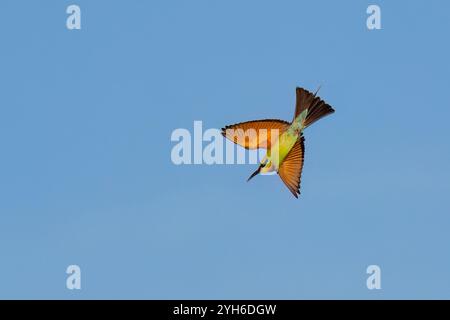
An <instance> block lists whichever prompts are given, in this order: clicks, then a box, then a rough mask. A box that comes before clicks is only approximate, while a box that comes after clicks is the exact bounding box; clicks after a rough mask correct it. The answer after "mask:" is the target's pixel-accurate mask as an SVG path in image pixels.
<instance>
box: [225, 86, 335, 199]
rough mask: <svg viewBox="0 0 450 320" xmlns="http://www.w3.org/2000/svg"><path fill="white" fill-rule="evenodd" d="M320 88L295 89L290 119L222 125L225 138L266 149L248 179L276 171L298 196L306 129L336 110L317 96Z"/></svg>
mask: <svg viewBox="0 0 450 320" xmlns="http://www.w3.org/2000/svg"><path fill="white" fill-rule="evenodd" d="M319 89H320V87H319ZM319 89H317V91H316V92H315V93H311V92H309V91H308V90H306V89H304V88H301V87H297V88H296V89H295V91H296V103H295V113H294V118H293V120H292V121H291V122H288V121H284V120H279V119H263V120H253V121H246V122H240V123H236V124H232V125H227V126H225V127H223V128H222V129H221V133H222V135H223V136H224V137H225V138H227V139H228V140H230V141H232V142H234V143H235V144H238V145H240V146H242V147H244V148H246V149H259V148H265V149H267V153H266V155H265V156H264V157H263V158H262V159H261V161H260V163H259V166H258V168H257V169H256V171H255V172H253V173H252V174H251V175H250V177H249V178H248V179H247V182H248V181H250V180H251V179H252V178H253V177H255V176H256V175H258V174H262V175H266V174H275V173H277V174H278V175H279V176H280V178H281V180H282V181H283V183H284V184H285V185H286V187H287V188H288V189H289V191H290V192H291V193H292V194H293V195H294V197H296V198H298V196H299V195H300V182H301V176H302V170H303V162H304V157H305V138H304V135H303V131H304V130H305V129H306V128H307V127H309V126H310V125H311V124H313V123H314V122H316V121H317V120H319V119H321V118H323V117H325V116H327V115H330V114H332V113H334V109H333V108H332V107H331V106H330V105H329V104H327V103H326V102H325V101H323V100H322V99H321V98H320V97H318V96H317V93H318V91H319Z"/></svg>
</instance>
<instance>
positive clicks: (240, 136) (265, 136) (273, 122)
mask: <svg viewBox="0 0 450 320" xmlns="http://www.w3.org/2000/svg"><path fill="white" fill-rule="evenodd" d="M289 126H290V123H289V122H287V121H283V120H277V119H266V120H256V121H247V122H241V123H236V124H233V125H230V126H226V127H225V128H222V135H223V136H224V137H225V138H227V139H229V140H231V141H233V142H234V143H236V144H238V145H240V146H242V147H244V148H246V149H257V148H269V147H270V142H271V141H272V139H274V140H273V141H275V139H276V138H277V137H274V136H273V135H274V134H275V135H281V133H283V132H284V131H286V129H287V128H288V127H289Z"/></svg>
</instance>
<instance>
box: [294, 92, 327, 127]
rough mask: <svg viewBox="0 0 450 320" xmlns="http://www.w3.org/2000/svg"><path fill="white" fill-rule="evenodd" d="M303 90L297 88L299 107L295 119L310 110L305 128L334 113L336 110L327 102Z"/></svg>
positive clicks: (297, 106) (296, 109)
mask: <svg viewBox="0 0 450 320" xmlns="http://www.w3.org/2000/svg"><path fill="white" fill-rule="evenodd" d="M316 94H317V92H316V93H314V94H313V93H311V92H309V91H307V90H305V89H303V88H297V105H296V108H295V117H297V116H298V115H299V114H300V113H301V112H303V111H304V110H308V111H307V113H306V118H305V122H304V127H305V128H306V127H308V126H310V125H311V124H313V123H314V122H316V121H317V120H319V119H320V118H323V117H325V116H327V115H329V114H331V113H333V112H334V109H333V108H332V107H331V106H330V105H329V104H327V103H325V101H323V100H322V99H320V98H319V97H317V96H316Z"/></svg>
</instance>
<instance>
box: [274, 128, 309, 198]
mask: <svg viewBox="0 0 450 320" xmlns="http://www.w3.org/2000/svg"><path fill="white" fill-rule="evenodd" d="M304 157H305V138H304V137H303V136H301V137H300V139H298V140H297V142H295V144H294V146H293V147H292V149H291V151H289V153H288V155H287V156H286V158H285V159H284V161H283V162H282V163H281V166H280V168H279V169H278V174H279V175H280V178H281V180H283V182H284V184H285V185H286V187H288V189H289V190H290V191H291V192H292V194H293V195H294V197H296V198H298V195H299V194H300V181H301V176H302V169H303V160H304Z"/></svg>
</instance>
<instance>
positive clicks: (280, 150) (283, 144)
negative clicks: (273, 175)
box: [270, 133, 298, 171]
mask: <svg viewBox="0 0 450 320" xmlns="http://www.w3.org/2000/svg"><path fill="white" fill-rule="evenodd" d="M297 139H298V135H295V134H288V133H285V134H282V135H281V136H280V138H279V139H278V141H277V142H276V143H275V144H274V145H273V146H272V148H270V158H271V160H272V164H273V166H274V167H275V169H276V171H278V169H279V168H280V165H281V164H282V163H283V161H284V159H285V158H286V156H287V155H288V153H289V151H291V149H292V147H293V146H294V144H295V142H296V141H297Z"/></svg>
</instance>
